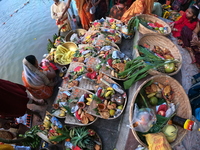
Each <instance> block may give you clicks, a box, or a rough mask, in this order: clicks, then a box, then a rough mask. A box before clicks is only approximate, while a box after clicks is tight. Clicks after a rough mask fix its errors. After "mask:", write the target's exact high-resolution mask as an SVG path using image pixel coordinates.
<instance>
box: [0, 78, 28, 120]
mask: <svg viewBox="0 0 200 150" xmlns="http://www.w3.org/2000/svg"><path fill="white" fill-rule="evenodd" d="M0 95H1V96H0V117H1V118H3V117H20V116H23V115H24V114H25V113H26V110H27V103H28V101H29V98H28V96H27V93H26V88H25V87H24V86H23V85H20V84H17V83H13V82H10V81H6V80H2V79H0Z"/></svg>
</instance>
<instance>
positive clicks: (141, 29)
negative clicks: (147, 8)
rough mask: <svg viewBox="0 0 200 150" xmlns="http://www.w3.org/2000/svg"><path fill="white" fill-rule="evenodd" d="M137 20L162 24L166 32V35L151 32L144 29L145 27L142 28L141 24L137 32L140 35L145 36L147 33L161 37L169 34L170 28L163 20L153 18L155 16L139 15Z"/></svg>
mask: <svg viewBox="0 0 200 150" xmlns="http://www.w3.org/2000/svg"><path fill="white" fill-rule="evenodd" d="M138 18H139V19H140V18H141V19H144V20H147V21H151V22H153V23H155V22H157V23H159V24H162V25H163V26H164V27H166V28H167V32H166V33H158V32H155V31H153V30H150V29H148V28H146V27H145V26H143V25H142V24H141V23H140V24H139V32H140V33H142V34H147V33H157V34H161V35H165V36H167V35H169V34H170V33H171V28H170V26H169V25H168V24H167V23H166V22H164V21H163V20H161V19H159V18H157V17H155V16H152V15H147V14H141V15H139V16H138Z"/></svg>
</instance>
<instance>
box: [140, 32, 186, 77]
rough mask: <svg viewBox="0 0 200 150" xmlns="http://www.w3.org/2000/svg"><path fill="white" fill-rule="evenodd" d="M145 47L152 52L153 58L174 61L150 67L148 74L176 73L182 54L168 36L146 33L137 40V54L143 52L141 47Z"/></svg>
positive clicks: (179, 66)
mask: <svg viewBox="0 0 200 150" xmlns="http://www.w3.org/2000/svg"><path fill="white" fill-rule="evenodd" d="M144 48H145V49H146V50H147V51H149V52H150V53H151V54H153V55H154V56H155V57H154V58H155V59H158V60H159V59H160V60H164V61H165V62H167V61H175V62H174V63H167V64H165V65H163V66H160V67H158V68H156V69H150V70H149V72H148V73H149V74H151V75H157V74H161V73H165V74H167V75H170V76H172V75H175V74H177V73H178V72H179V71H180V69H181V66H182V56H181V54H180V52H179V49H178V48H177V46H176V45H175V44H174V43H173V42H172V41H171V40H169V39H168V38H166V37H164V36H162V35H155V34H146V35H144V36H143V37H142V38H141V39H140V40H139V41H138V51H139V54H140V55H141V54H143V52H141V49H144Z"/></svg>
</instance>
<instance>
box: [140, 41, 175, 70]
mask: <svg viewBox="0 0 200 150" xmlns="http://www.w3.org/2000/svg"><path fill="white" fill-rule="evenodd" d="M143 46H144V47H145V48H147V49H149V50H150V46H149V45H148V44H144V45H143ZM150 51H151V52H153V54H154V55H156V56H157V57H159V58H161V59H163V60H166V61H167V60H175V58H174V56H173V55H172V53H171V51H170V50H169V49H167V48H163V47H161V46H156V45H154V47H153V49H151V50H150ZM177 69H178V63H173V62H171V63H167V64H165V65H164V66H161V67H159V68H157V70H158V71H159V72H163V73H172V72H174V71H176V70H177Z"/></svg>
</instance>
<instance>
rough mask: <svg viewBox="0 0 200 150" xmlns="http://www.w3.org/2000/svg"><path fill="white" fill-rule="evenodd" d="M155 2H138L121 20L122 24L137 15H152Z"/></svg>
mask: <svg viewBox="0 0 200 150" xmlns="http://www.w3.org/2000/svg"><path fill="white" fill-rule="evenodd" d="M153 4H154V0H136V1H135V2H133V4H132V5H131V6H130V8H129V9H128V10H127V11H126V12H125V13H124V15H123V16H122V18H121V21H122V22H128V21H129V19H130V18H132V17H134V16H135V15H136V14H151V11H152V9H153Z"/></svg>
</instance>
